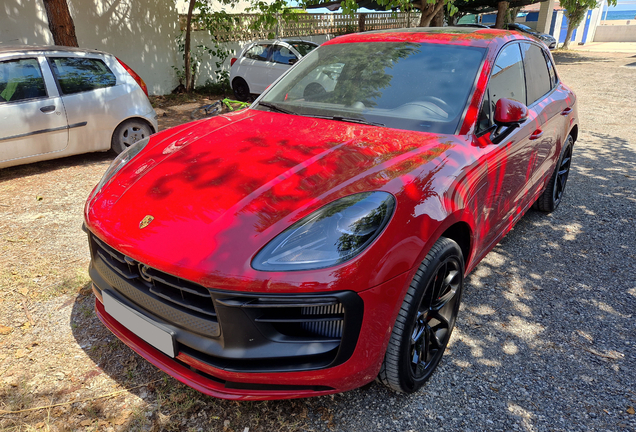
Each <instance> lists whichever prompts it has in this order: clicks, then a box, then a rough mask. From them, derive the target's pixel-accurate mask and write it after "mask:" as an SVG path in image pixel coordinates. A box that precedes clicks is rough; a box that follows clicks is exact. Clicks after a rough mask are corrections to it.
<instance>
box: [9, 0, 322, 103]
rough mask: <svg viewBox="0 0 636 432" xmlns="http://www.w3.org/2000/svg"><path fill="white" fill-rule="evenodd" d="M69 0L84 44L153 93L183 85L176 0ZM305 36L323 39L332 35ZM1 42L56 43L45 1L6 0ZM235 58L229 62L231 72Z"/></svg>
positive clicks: (234, 47) (202, 78) (210, 61)
mask: <svg viewBox="0 0 636 432" xmlns="http://www.w3.org/2000/svg"><path fill="white" fill-rule="evenodd" d="M68 5H69V9H70V11H71V16H72V17H73V21H74V22H75V33H76V34H77V41H78V43H79V46H80V47H82V48H92V49H98V50H101V51H106V52H109V53H111V54H113V55H115V56H116V57H118V58H119V59H121V60H122V61H124V62H125V63H126V64H127V65H129V66H130V67H131V68H133V70H134V71H135V72H137V73H138V74H139V75H140V76H141V77H142V78H143V79H144V81H145V82H146V84H147V85H148V92H149V93H150V94H154V95H161V94H167V93H170V92H171V91H172V90H173V89H174V88H175V87H176V86H177V85H178V79H177V74H176V72H175V68H177V69H181V70H182V69H183V53H181V52H179V51H178V46H177V42H176V38H177V37H178V36H179V35H180V34H181V31H180V29H179V25H178V22H179V14H178V11H177V7H176V6H175V3H174V2H173V1H168V0H68ZM303 39H306V40H311V41H313V42H316V43H322V42H325V41H326V40H328V39H329V37H328V36H324V35H322V36H311V37H305V38H303ZM247 43H249V42H242V43H237V42H231V43H228V44H227V45H226V46H227V48H228V49H230V50H231V51H232V52H233V54H234V55H236V54H238V53H239V52H240V51H241V49H242V48H243V46H244V45H245V44H247ZM0 44H5V45H19V44H30V45H52V44H53V37H52V35H51V32H50V30H49V27H48V19H47V17H46V12H45V10H44V4H43V2H42V0H2V4H1V5H0ZM192 45H193V46H197V45H205V46H207V47H209V48H213V47H214V44H213V43H212V39H211V37H210V35H209V33H208V32H206V31H195V32H193V33H192ZM231 57H232V56H230V57H229V58H228V59H227V60H226V61H225V64H224V66H223V68H224V69H225V70H227V71H229V69H230V58H231ZM216 61H217V60H216V58H214V57H211V56H210V55H209V54H207V53H205V55H204V56H203V57H202V62H201V66H200V67H199V75H198V78H197V85H203V84H205V82H206V81H207V80H208V79H211V80H212V81H214V80H215V77H214V75H215V74H214V71H215V70H216V69H217V67H216V64H215V63H216Z"/></svg>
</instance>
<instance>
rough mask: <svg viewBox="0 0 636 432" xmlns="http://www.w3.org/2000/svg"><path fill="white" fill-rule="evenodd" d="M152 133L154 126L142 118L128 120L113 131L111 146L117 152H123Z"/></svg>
mask: <svg viewBox="0 0 636 432" xmlns="http://www.w3.org/2000/svg"><path fill="white" fill-rule="evenodd" d="M150 135H152V128H151V127H150V126H149V125H148V123H146V122H144V121H142V120H134V119H131V120H126V121H125V122H123V123H122V124H120V125H119V126H117V128H116V129H115V132H113V138H112V140H111V148H112V149H113V151H114V152H115V153H117V154H119V153H121V152H123V151H124V150H126V149H127V148H128V147H130V146H131V145H133V144H134V143H136V142H137V141H139V140H141V139H144V138H146V137H148V136H150Z"/></svg>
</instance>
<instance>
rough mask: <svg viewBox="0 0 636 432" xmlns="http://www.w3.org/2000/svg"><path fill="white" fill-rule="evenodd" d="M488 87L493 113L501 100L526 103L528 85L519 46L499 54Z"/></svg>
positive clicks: (508, 48)
mask: <svg viewBox="0 0 636 432" xmlns="http://www.w3.org/2000/svg"><path fill="white" fill-rule="evenodd" d="M488 87H489V89H490V103H491V104H492V107H493V112H494V107H495V105H496V104H497V101H498V100H499V99H501V98H507V99H514V100H516V101H518V102H521V103H523V104H525V103H526V85H525V80H524V75H523V61H522V60H521V52H520V51H519V44H512V45H508V46H506V47H505V48H504V49H503V50H502V51H501V52H500V53H499V56H498V57H497V61H496V62H495V66H494V67H493V70H492V75H491V77H490V84H489V85H488Z"/></svg>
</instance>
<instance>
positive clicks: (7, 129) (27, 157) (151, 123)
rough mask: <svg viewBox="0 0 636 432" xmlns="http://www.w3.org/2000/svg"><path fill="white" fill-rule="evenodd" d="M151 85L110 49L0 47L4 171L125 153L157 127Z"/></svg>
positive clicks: (0, 150)
mask: <svg viewBox="0 0 636 432" xmlns="http://www.w3.org/2000/svg"><path fill="white" fill-rule="evenodd" d="M147 95H148V91H147V89H146V84H145V83H144V82H143V80H142V79H141V78H140V77H139V75H137V74H136V73H135V72H134V71H133V70H132V69H130V68H129V67H128V66H126V65H125V64H124V63H123V62H122V61H121V60H118V59H117V58H115V57H113V56H112V55H110V54H107V53H105V52H100V51H94V50H85V49H77V48H69V47H61V46H49V47H37V46H24V45H23V46H0V124H2V128H0V168H3V167H8V166H13V165H20V164H25V163H31V162H37V161H41V160H46V159H55V158H59V157H64V156H69V155H73V154H78V153H88V152H94V151H106V150H109V149H111V148H112V149H113V150H115V152H117V153H121V152H122V151H123V150H124V149H125V148H127V147H128V146H129V145H131V144H133V143H135V142H136V141H138V140H140V139H143V138H145V137H148V136H149V135H150V134H152V133H154V132H156V131H157V118H156V114H155V111H154V110H153V108H152V106H151V105H150V102H149V101H148V96H147Z"/></svg>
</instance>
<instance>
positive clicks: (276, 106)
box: [258, 102, 295, 114]
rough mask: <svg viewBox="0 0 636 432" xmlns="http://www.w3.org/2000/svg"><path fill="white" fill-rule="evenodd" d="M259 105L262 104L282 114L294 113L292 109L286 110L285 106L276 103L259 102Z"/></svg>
mask: <svg viewBox="0 0 636 432" xmlns="http://www.w3.org/2000/svg"><path fill="white" fill-rule="evenodd" d="M258 104H259V105H263V106H264V107H266V108H269V109H272V110H274V111H278V112H279V113H283V114H295V113H294V112H293V111H289V110H286V109H285V108H281V107H279V106H278V105H274V104H272V103H269V102H259V103H258Z"/></svg>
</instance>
